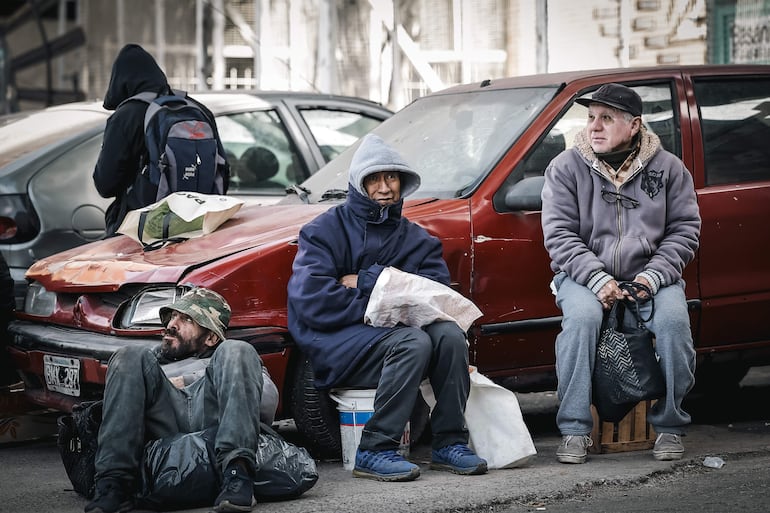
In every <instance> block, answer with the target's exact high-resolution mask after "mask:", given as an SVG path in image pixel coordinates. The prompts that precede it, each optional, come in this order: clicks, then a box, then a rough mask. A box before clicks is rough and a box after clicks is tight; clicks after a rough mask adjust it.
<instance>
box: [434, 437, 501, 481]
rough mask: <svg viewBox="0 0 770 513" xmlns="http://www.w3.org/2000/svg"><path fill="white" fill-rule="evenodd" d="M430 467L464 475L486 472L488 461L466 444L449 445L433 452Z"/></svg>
mask: <svg viewBox="0 0 770 513" xmlns="http://www.w3.org/2000/svg"><path fill="white" fill-rule="evenodd" d="M430 468H432V469H433V470H446V471H448V472H454V473H455V474H460V475H463V476H475V475H478V474H486V472H487V462H486V460H484V459H483V458H479V457H478V456H476V453H475V452H473V451H472V450H471V449H470V447H468V446H467V445H466V444H454V445H447V446H446V447H442V448H441V449H438V450H436V449H434V450H433V452H431V462H430Z"/></svg>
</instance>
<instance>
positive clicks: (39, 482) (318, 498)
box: [0, 421, 770, 513]
mask: <svg viewBox="0 0 770 513" xmlns="http://www.w3.org/2000/svg"><path fill="white" fill-rule="evenodd" d="M769 426H770V425H769V424H768V423H765V422H761V421H755V422H751V423H744V424H735V425H725V424H721V425H720V424H716V425H694V426H692V427H691V429H690V430H689V434H688V436H687V437H686V438H685V440H684V443H685V447H686V450H687V452H686V453H685V458H684V459H683V460H681V461H680V462H658V461H655V460H654V459H653V458H652V455H651V453H650V451H637V452H626V453H615V454H600V455H590V456H589V458H590V459H589V461H588V463H586V464H584V465H564V464H560V463H558V462H556V460H555V457H554V453H555V451H556V447H557V446H558V444H559V441H560V438H559V436H557V435H556V434H555V433H552V434H540V435H536V436H535V437H534V441H535V446H536V448H537V450H538V455H537V457H536V458H535V460H534V461H533V462H532V463H531V464H530V465H528V466H527V467H524V468H516V469H509V470H493V471H490V472H489V473H488V474H486V475H483V476H470V477H464V476H457V475H454V474H450V473H446V472H437V471H433V470H430V469H429V468H428V463H429V459H430V452H429V448H428V447H426V446H418V447H417V449H416V450H414V451H413V453H412V455H411V459H412V460H413V461H415V462H416V463H418V464H420V465H421V467H422V469H423V473H422V476H421V477H420V478H419V479H417V480H416V481H413V482H410V483H381V482H377V481H370V480H366V479H356V478H353V477H352V476H351V474H350V472H349V471H345V470H344V469H343V468H342V463H341V462H326V463H324V462H322V463H319V464H318V470H319V474H320V479H319V480H318V483H317V484H316V485H315V486H314V487H313V488H312V489H310V490H309V491H308V492H306V493H305V494H304V495H303V496H302V497H300V498H299V499H296V500H291V501H286V502H275V503H270V504H260V505H258V506H257V508H256V509H255V511H270V512H276V513H309V512H329V513H344V512H350V513H362V512H363V513H368V512H380V511H381V512H389V513H390V512H395V513H398V512H410V513H414V512H447V511H453V512H454V511H463V512H473V511H485V512H488V511H490V509H491V508H490V507H491V506H495V510H498V511H499V509H498V508H497V506H499V507H500V508H501V509H502V508H503V507H504V506H505V505H510V506H521V508H522V511H534V510H536V509H537V508H538V507H539V506H541V505H546V504H548V503H550V502H553V500H555V499H564V498H567V497H570V496H573V495H577V494H579V493H580V489H581V486H583V485H596V484H597V483H607V482H609V483H618V484H624V483H635V482H643V481H645V480H646V478H647V477H648V476H650V475H653V474H658V473H665V472H670V471H672V470H675V469H682V468H683V465H684V464H686V463H692V464H695V465H701V464H702V462H703V459H704V457H706V456H719V457H721V458H722V459H723V460H725V462H726V465H730V461H731V458H732V459H733V461H735V460H736V459H737V458H738V456H739V455H741V454H744V455H745V454H750V453H763V454H770V427H769ZM0 454H1V455H2V462H3V468H4V470H5V472H6V476H9V478H8V479H3V480H0V511H3V512H4V511H7V512H13V513H27V512H29V513H31V512H41V511H42V512H53V511H56V512H61V513H80V512H82V511H83V507H84V506H85V504H86V502H87V501H86V500H85V499H83V498H81V497H79V496H78V495H77V494H75V492H73V491H72V490H71V485H70V483H69V480H68V479H67V476H66V474H65V472H64V468H63V467H62V465H61V460H60V459H59V455H58V452H57V449H56V445H55V442H54V441H51V440H50V439H49V440H43V441H38V442H31V443H30V444H21V445H18V446H10V447H4V448H1V449H0ZM758 471H763V472H764V471H766V470H760V469H758ZM714 472H719V471H718V470H714ZM206 511H208V508H200V509H195V510H188V512H190V513H192V512H195V513H203V512H206Z"/></svg>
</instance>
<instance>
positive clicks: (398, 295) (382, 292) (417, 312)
mask: <svg viewBox="0 0 770 513" xmlns="http://www.w3.org/2000/svg"><path fill="white" fill-rule="evenodd" d="M482 315H483V314H482V312H481V310H479V309H478V307H477V306H476V305H475V304H473V302H472V301H471V300H469V299H468V298H466V297H465V296H463V295H462V294H460V293H458V292H455V291H454V290H452V289H451V288H449V287H447V286H446V285H443V284H441V283H438V282H436V281H433V280H430V279H428V278H424V277H422V276H418V275H416V274H411V273H406V272H404V271H401V270H399V269H396V268H395V267H386V268H385V269H383V271H382V273H380V276H379V277H378V278H377V282H376V283H375V285H374V288H373V289H372V293H371V296H370V297H369V303H368V304H367V305H366V312H365V313H364V322H365V323H366V324H369V325H371V326H377V327H384V328H391V327H393V326H395V325H396V324H398V323H401V324H404V325H406V326H412V327H415V328H422V327H423V326H427V325H428V324H431V323H433V322H436V321H454V322H456V323H457V325H458V326H460V328H461V329H462V330H463V331H466V332H467V331H468V329H469V328H470V327H471V324H473V321H475V320H476V319H478V318H479V317H481V316H482Z"/></svg>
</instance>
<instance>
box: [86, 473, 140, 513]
mask: <svg viewBox="0 0 770 513" xmlns="http://www.w3.org/2000/svg"><path fill="white" fill-rule="evenodd" d="M133 507H134V501H133V497H132V494H131V493H129V492H128V490H126V487H125V485H124V484H123V483H122V482H121V481H120V480H118V479H113V478H109V477H108V478H103V479H100V480H99V481H97V483H96V494H95V496H94V500H92V501H91V502H89V503H88V504H86V507H85V508H84V511H85V513H124V512H126V511H131V510H132V509H133Z"/></svg>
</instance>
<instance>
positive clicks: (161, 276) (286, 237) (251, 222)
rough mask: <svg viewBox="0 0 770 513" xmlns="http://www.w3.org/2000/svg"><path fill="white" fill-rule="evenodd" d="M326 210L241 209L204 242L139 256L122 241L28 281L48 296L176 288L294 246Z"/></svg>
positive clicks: (102, 244) (41, 270) (67, 258)
mask: <svg viewBox="0 0 770 513" xmlns="http://www.w3.org/2000/svg"><path fill="white" fill-rule="evenodd" d="M330 206H332V205H330V204H324V205H271V206H259V205H250V206H244V207H243V208H242V209H241V210H240V211H239V212H238V213H237V214H236V215H235V216H234V217H232V218H231V219H229V220H228V221H227V222H225V223H224V224H223V225H222V226H220V227H219V229H217V230H216V231H215V232H213V233H211V234H208V235H206V236H204V237H198V238H194V239H189V240H187V241H184V242H180V243H172V244H169V245H167V246H166V247H164V248H161V249H157V250H153V251H143V250H142V247H141V245H140V244H139V243H138V242H136V241H134V240H133V239H131V238H130V237H127V236H125V235H120V236H117V237H112V238H110V239H106V240H103V241H98V242H94V243H91V244H86V245H84V246H80V247H77V248H74V249H71V250H68V251H64V252H62V253H57V254H55V255H52V256H50V257H47V258H43V259H41V260H38V261H37V262H36V263H35V264H33V265H32V266H31V267H30V268H29V270H28V271H27V275H26V276H27V278H29V279H32V280H36V281H39V282H40V283H41V284H42V285H43V286H44V287H45V288H46V289H48V290H52V291H68V290H72V291H75V290H77V291H79V292H89V291H90V292H95V291H114V290H118V289H119V288H120V287H121V286H123V285H125V284H128V283H177V282H178V280H179V279H180V277H181V276H183V275H184V273H185V272H186V271H187V270H188V269H189V268H191V267H200V266H201V265H204V264H206V263H208V262H211V261H214V260H217V259H219V258H222V257H224V256H227V255H231V254H234V253H237V252H240V251H244V250H247V249H251V248H255V247H258V246H262V245H264V244H287V243H290V242H292V241H294V240H296V238H297V235H298V233H299V230H300V228H301V227H302V225H304V224H305V223H307V222H308V221H310V220H311V219H313V218H314V217H316V216H317V215H318V214H320V213H321V212H323V211H324V210H326V209H328V208H329V207H330Z"/></svg>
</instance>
